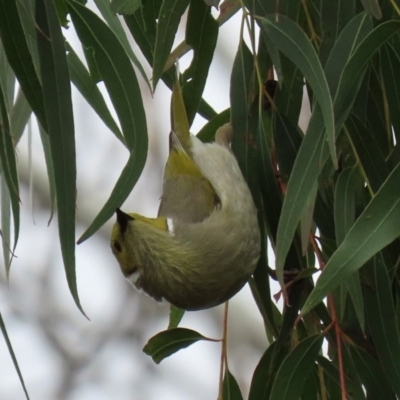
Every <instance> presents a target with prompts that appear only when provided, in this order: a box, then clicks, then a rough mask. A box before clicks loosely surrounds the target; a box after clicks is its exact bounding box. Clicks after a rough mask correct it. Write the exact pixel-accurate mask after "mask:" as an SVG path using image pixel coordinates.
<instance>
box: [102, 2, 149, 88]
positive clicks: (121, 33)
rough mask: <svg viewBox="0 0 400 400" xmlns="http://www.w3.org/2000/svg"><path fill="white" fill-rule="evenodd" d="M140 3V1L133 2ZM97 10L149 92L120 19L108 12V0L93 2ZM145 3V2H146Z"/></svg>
mask: <svg viewBox="0 0 400 400" xmlns="http://www.w3.org/2000/svg"><path fill="white" fill-rule="evenodd" d="M134 1H140V0H134ZM94 2H95V4H96V6H97V8H98V9H99V10H100V12H101V15H102V16H103V18H104V19H105V21H106V22H107V24H108V26H109V27H110V28H111V29H112V31H113V32H114V33H115V35H116V36H117V38H118V40H119V41H120V42H121V44H122V46H123V47H124V49H125V51H126V54H128V56H129V58H130V59H131V60H132V62H133V63H134V64H135V66H136V68H137V69H138V70H139V72H140V74H141V75H142V78H143V80H144V81H145V82H146V84H147V86H148V88H149V90H151V86H150V82H149V79H148V78H147V74H146V72H145V70H144V68H143V66H142V64H141V62H140V61H139V59H138V58H137V57H136V54H135V53H134V51H133V49H132V46H131V44H130V43H129V40H128V38H127V36H126V32H125V30H124V28H123V26H122V24H121V21H120V19H119V18H118V17H117V16H116V15H114V14H113V13H112V12H111V10H110V2H109V0H94ZM146 3H147V2H146Z"/></svg>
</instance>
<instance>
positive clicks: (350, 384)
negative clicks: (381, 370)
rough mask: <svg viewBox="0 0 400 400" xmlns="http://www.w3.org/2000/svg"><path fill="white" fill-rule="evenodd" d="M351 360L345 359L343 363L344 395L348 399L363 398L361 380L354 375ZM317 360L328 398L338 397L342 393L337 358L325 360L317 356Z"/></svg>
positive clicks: (358, 399) (362, 399)
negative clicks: (323, 377) (321, 369)
mask: <svg viewBox="0 0 400 400" xmlns="http://www.w3.org/2000/svg"><path fill="white" fill-rule="evenodd" d="M351 361H352V360H347V363H346V364H345V371H346V372H347V373H345V376H344V378H345V385H346V392H347V393H346V395H347V398H348V399H351V400H364V399H365V393H364V390H363V388H362V386H361V382H360V381H359V380H358V379H357V377H356V376H354V374H355V371H354V365H353V363H352V362H351ZM317 362H318V364H319V365H320V367H322V368H323V369H324V373H325V380H326V382H327V383H329V384H328V385H327V394H329V398H332V399H340V398H341V395H340V393H342V390H341V380H340V374H341V372H340V371H339V369H338V360H337V357H335V358H334V359H333V360H331V361H330V360H327V359H326V358H324V357H322V356H318V357H317Z"/></svg>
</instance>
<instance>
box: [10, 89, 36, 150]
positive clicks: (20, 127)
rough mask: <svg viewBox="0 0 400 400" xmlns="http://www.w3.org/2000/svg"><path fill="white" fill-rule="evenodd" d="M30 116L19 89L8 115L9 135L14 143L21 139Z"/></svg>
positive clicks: (26, 102)
mask: <svg viewBox="0 0 400 400" xmlns="http://www.w3.org/2000/svg"><path fill="white" fill-rule="evenodd" d="M31 114H32V108H31V107H30V105H29V103H28V101H27V100H26V97H25V95H24V93H23V91H22V90H21V88H19V89H18V94H17V98H16V100H15V103H14V105H13V107H12V109H11V114H10V126H11V134H12V137H13V140H14V142H15V143H18V142H19V140H20V139H21V136H22V134H23V133H24V130H25V127H26V125H27V123H28V120H29V117H30V116H31Z"/></svg>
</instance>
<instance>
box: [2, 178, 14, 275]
mask: <svg viewBox="0 0 400 400" xmlns="http://www.w3.org/2000/svg"><path fill="white" fill-rule="evenodd" d="M0 193H1V243H2V246H3V260H4V267H5V269H6V275H7V278H8V277H9V272H10V262H11V260H10V256H12V253H11V229H10V226H11V213H10V208H11V199H10V193H9V191H8V187H7V183H6V181H5V179H4V175H3V174H1V175H0Z"/></svg>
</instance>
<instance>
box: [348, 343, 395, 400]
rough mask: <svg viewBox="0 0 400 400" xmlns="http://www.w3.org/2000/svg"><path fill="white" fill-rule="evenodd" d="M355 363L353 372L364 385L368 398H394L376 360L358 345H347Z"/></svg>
mask: <svg viewBox="0 0 400 400" xmlns="http://www.w3.org/2000/svg"><path fill="white" fill-rule="evenodd" d="M346 349H348V351H349V352H350V355H351V358H352V360H353V362H354V365H355V368H356V369H355V372H356V373H357V375H358V376H359V377H360V379H361V381H362V383H363V385H364V386H365V389H366V392H367V396H368V397H367V398H368V399H379V398H382V399H388V400H389V399H390V400H394V394H393V392H392V390H391V388H390V385H389V382H388V380H387V378H386V376H385V374H384V372H383V371H382V367H381V366H380V365H379V364H378V362H377V360H376V359H375V358H374V357H372V356H371V355H370V354H369V353H367V352H366V351H365V350H363V349H361V348H360V347H356V346H351V345H347V346H346Z"/></svg>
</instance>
